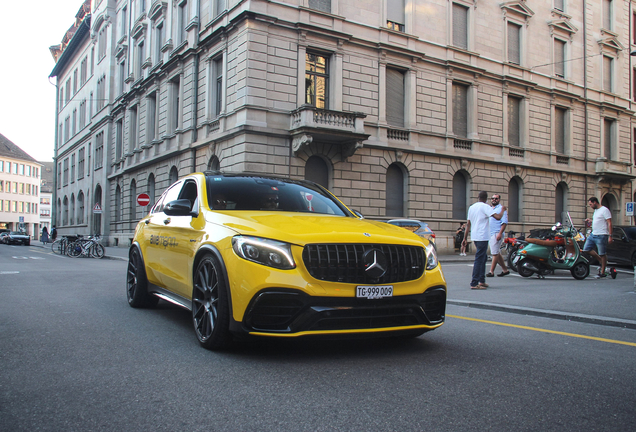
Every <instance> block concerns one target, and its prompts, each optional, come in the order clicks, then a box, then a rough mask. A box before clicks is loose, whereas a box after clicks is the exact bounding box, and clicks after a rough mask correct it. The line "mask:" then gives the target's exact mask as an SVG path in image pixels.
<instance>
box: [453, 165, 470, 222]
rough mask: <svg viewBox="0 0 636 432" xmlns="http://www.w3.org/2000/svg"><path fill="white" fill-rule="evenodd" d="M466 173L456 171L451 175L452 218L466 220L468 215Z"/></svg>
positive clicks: (468, 193)
mask: <svg viewBox="0 0 636 432" xmlns="http://www.w3.org/2000/svg"><path fill="white" fill-rule="evenodd" d="M468 178H469V177H468V173H467V172H466V171H463V170H462V171H457V172H456V173H455V175H454V176H453V219H460V220H466V218H467V216H468V197H469V196H470V191H469V190H468V185H469V183H468Z"/></svg>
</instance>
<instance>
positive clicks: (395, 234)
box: [208, 211, 427, 246]
mask: <svg viewBox="0 0 636 432" xmlns="http://www.w3.org/2000/svg"><path fill="white" fill-rule="evenodd" d="M208 221H209V222H212V223H215V224H220V225H223V226H225V227H227V228H230V229H232V230H234V231H236V232H237V233H239V234H243V235H252V236H258V237H265V238H269V239H273V240H280V241H285V242H288V243H293V244H297V245H305V244H310V243H383V244H395V243H400V244H407V245H413V246H422V245H424V246H426V244H427V240H425V239H422V238H421V237H418V236H417V235H415V234H413V233H411V232H409V231H408V230H405V229H404V228H400V227H396V226H393V225H389V224H387V223H385V222H378V221H372V220H369V219H355V218H352V217H343V216H330V215H316V214H306V213H287V212H238V211H232V212H214V213H211V214H210V215H209V216H208Z"/></svg>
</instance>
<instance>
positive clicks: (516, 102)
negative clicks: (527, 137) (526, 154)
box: [508, 96, 521, 147]
mask: <svg viewBox="0 0 636 432" xmlns="http://www.w3.org/2000/svg"><path fill="white" fill-rule="evenodd" d="M520 105H521V100H520V99H518V98H516V97H511V96H508V144H510V145H511V146H514V147H519V126H520V115H519V111H520V109H519V106H520Z"/></svg>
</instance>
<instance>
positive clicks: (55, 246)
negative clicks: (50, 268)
mask: <svg viewBox="0 0 636 432" xmlns="http://www.w3.org/2000/svg"><path fill="white" fill-rule="evenodd" d="M51 250H52V251H53V253H56V254H58V255H62V240H55V241H54V242H53V243H52V244H51Z"/></svg>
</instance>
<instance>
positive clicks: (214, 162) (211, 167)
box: [208, 156, 221, 171]
mask: <svg viewBox="0 0 636 432" xmlns="http://www.w3.org/2000/svg"><path fill="white" fill-rule="evenodd" d="M220 169H221V162H219V158H218V157H216V156H212V157H211V158H210V160H209V161H208V171H219V170H220Z"/></svg>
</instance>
